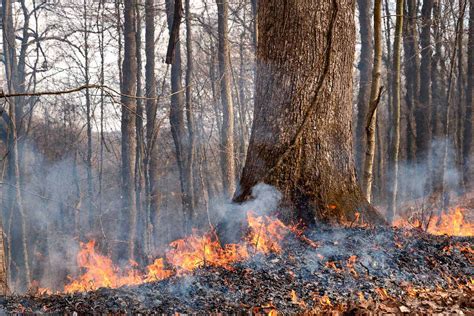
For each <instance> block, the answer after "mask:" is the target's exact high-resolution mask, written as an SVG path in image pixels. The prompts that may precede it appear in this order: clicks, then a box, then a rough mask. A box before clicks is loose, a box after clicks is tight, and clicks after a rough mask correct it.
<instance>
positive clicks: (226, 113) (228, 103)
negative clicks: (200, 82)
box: [216, 0, 235, 197]
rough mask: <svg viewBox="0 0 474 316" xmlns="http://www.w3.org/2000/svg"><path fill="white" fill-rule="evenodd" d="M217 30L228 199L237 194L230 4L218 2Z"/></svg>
mask: <svg viewBox="0 0 474 316" xmlns="http://www.w3.org/2000/svg"><path fill="white" fill-rule="evenodd" d="M216 3H217V29H218V37H219V72H220V77H221V79H220V80H219V81H220V87H221V103H222V133H221V136H222V139H221V165H222V179H223V189H224V194H225V195H226V196H227V197H230V196H232V194H234V192H235V161H234V106H233V103H232V91H231V69H230V67H231V65H230V52H229V39H228V33H229V30H228V25H227V20H228V11H229V10H228V6H229V4H228V2H227V0H216Z"/></svg>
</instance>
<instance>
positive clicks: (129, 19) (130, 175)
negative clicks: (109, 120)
mask: <svg viewBox="0 0 474 316" xmlns="http://www.w3.org/2000/svg"><path fill="white" fill-rule="evenodd" d="M135 13H136V12H135V0H125V1H124V58H123V66H122V69H123V74H124V76H123V79H122V80H123V84H122V89H121V92H122V98H121V102H122V171H121V173H122V226H121V229H122V232H121V233H122V236H121V237H122V241H123V242H126V244H127V245H128V248H125V249H122V252H121V253H120V256H123V257H128V258H129V259H133V258H134V255H135V239H136V226H137V225H136V224H137V207H136V193H135V159H136V157H135V155H136V145H137V144H136V138H135V124H136V118H135V115H136V108H137V103H136V99H135V94H136V89H137V81H136V80H137V57H136V45H137V44H136V34H135V32H136V15H135ZM121 248H123V247H121Z"/></svg>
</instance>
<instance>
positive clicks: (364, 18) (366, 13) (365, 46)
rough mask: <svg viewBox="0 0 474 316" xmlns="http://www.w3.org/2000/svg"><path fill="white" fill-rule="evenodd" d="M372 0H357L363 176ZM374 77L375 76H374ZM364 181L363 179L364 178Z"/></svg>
mask: <svg viewBox="0 0 474 316" xmlns="http://www.w3.org/2000/svg"><path fill="white" fill-rule="evenodd" d="M372 2H373V1H372V0H357V3H358V6H359V31H360V41H361V47H360V60H359V65H358V68H359V73H360V75H359V94H358V96H357V124H356V133H355V153H356V156H355V162H356V167H357V171H358V172H359V174H360V175H361V178H363V171H364V165H365V161H364V160H365V154H366V144H367V136H366V119H367V113H368V106H369V102H370V93H371V72H372V67H373V65H372V62H373V61H374V59H373V53H374V44H373V40H372V39H373V36H372V24H371V22H370V20H371V15H372V14H371V12H372ZM372 79H373V78H372ZM362 183H363V180H362Z"/></svg>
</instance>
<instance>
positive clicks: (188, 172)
mask: <svg viewBox="0 0 474 316" xmlns="http://www.w3.org/2000/svg"><path fill="white" fill-rule="evenodd" d="M184 5H185V19H186V78H185V85H186V121H187V128H188V144H187V145H188V148H187V149H188V150H187V159H186V165H185V175H184V177H185V179H186V184H187V186H186V191H187V192H186V194H187V196H188V198H189V210H188V212H186V224H185V225H186V229H187V231H188V232H189V231H190V230H191V228H192V226H193V225H192V223H193V220H194V218H195V215H196V214H194V208H195V203H194V202H195V201H194V185H193V179H194V156H195V136H194V134H195V130H194V111H193V95H192V77H193V71H194V66H193V42H192V41H193V32H192V23H191V11H190V0H185V1H184Z"/></svg>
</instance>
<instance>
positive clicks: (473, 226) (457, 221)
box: [393, 207, 474, 237]
mask: <svg viewBox="0 0 474 316" xmlns="http://www.w3.org/2000/svg"><path fill="white" fill-rule="evenodd" d="M467 212H468V210H466V209H463V208H460V207H456V208H451V209H449V210H448V211H447V212H446V213H443V214H441V215H440V216H437V215H433V216H432V217H431V218H430V219H429V221H428V223H427V224H426V225H427V228H426V231H427V232H428V233H430V234H433V235H449V236H466V237H472V236H474V223H472V222H469V220H468V219H467V218H466V217H465V216H464V214H465V213H467ZM393 226H395V227H406V228H421V227H423V225H422V222H421V221H420V220H419V219H415V220H413V221H408V220H406V219H404V218H400V219H397V220H396V221H395V222H394V224H393Z"/></svg>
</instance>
